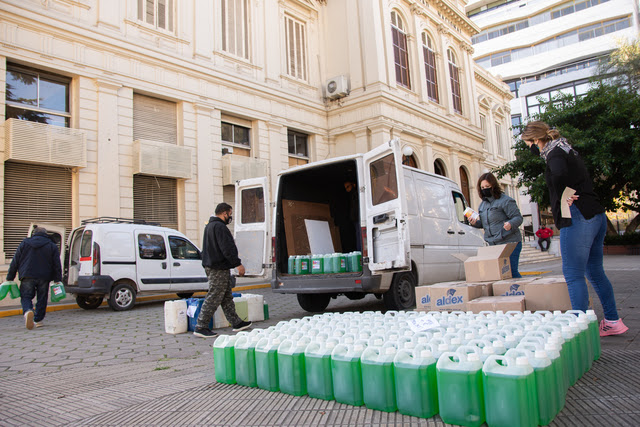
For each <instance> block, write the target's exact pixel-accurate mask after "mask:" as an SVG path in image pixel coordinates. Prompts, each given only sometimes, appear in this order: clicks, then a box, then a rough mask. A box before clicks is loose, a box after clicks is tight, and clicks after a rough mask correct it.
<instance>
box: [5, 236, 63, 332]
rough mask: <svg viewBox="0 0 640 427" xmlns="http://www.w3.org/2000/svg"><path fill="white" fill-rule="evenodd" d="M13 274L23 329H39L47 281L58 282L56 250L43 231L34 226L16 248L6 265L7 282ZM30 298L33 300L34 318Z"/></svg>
mask: <svg viewBox="0 0 640 427" xmlns="http://www.w3.org/2000/svg"><path fill="white" fill-rule="evenodd" d="M16 272H17V273H18V275H19V276H20V302H21V303H22V312H23V313H24V322H25V326H26V327H27V329H33V326H34V325H35V326H36V327H37V328H39V327H40V326H42V319H44V316H45V314H46V312H47V295H48V293H49V282H51V281H55V282H59V281H61V280H62V268H61V266H60V251H59V250H58V246H57V245H56V244H55V243H53V241H52V240H51V238H50V237H49V235H48V234H47V230H46V229H45V228H43V227H36V229H35V230H34V231H33V235H32V236H31V237H28V238H26V239H24V240H23V241H22V242H21V243H20V246H18V250H16V253H15V255H14V256H13V260H11V265H10V266H9V272H8V273H7V280H13V279H15V277H16ZM33 297H37V299H36V311H35V315H34V312H33V301H32V300H33Z"/></svg>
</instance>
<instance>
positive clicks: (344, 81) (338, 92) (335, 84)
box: [324, 76, 349, 99]
mask: <svg viewBox="0 0 640 427" xmlns="http://www.w3.org/2000/svg"><path fill="white" fill-rule="evenodd" d="M324 92H325V95H326V97H327V98H329V99H338V98H343V97H345V96H347V95H349V78H348V77H347V76H338V77H334V78H332V79H329V80H327V81H326V82H325V84H324Z"/></svg>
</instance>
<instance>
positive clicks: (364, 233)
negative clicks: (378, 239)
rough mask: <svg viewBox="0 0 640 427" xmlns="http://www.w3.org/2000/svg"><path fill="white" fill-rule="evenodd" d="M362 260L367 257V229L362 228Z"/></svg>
mask: <svg viewBox="0 0 640 427" xmlns="http://www.w3.org/2000/svg"><path fill="white" fill-rule="evenodd" d="M361 230H362V231H361V234H362V258H366V257H368V256H369V248H368V247H367V227H362V229H361Z"/></svg>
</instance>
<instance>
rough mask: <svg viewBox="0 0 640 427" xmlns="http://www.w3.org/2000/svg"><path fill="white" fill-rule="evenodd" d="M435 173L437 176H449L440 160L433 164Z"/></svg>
mask: <svg viewBox="0 0 640 427" xmlns="http://www.w3.org/2000/svg"><path fill="white" fill-rule="evenodd" d="M433 171H434V173H435V174H436V175H440V176H447V173H446V171H445V168H444V163H443V162H442V160H440V159H438V160H436V161H435V162H433Z"/></svg>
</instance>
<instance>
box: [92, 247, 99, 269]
mask: <svg viewBox="0 0 640 427" xmlns="http://www.w3.org/2000/svg"><path fill="white" fill-rule="evenodd" d="M93 275H94V276H99V275H100V245H99V244H97V243H96V242H93Z"/></svg>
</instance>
